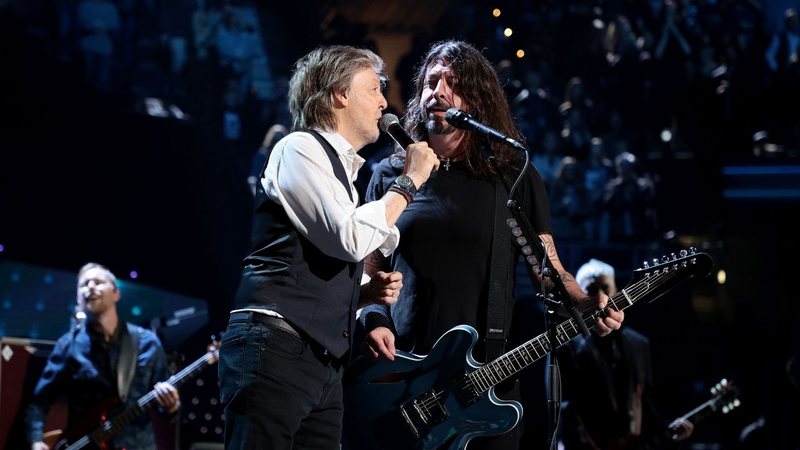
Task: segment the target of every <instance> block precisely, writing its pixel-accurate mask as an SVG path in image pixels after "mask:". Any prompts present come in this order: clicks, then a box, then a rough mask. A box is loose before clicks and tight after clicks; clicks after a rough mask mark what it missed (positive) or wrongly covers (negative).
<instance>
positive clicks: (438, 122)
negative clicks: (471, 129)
mask: <svg viewBox="0 0 800 450" xmlns="http://www.w3.org/2000/svg"><path fill="white" fill-rule="evenodd" d="M425 128H427V129H428V133H430V134H452V133H455V132H456V128H455V127H454V126H452V125H450V123H449V122H448V121H447V120H445V118H444V117H441V116H437V115H434V114H429V115H428V120H426V121H425Z"/></svg>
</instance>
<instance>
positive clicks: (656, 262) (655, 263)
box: [653, 258, 658, 267]
mask: <svg viewBox="0 0 800 450" xmlns="http://www.w3.org/2000/svg"><path fill="white" fill-rule="evenodd" d="M657 265H658V258H653V267H655V266H657Z"/></svg>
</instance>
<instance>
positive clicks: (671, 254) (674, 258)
mask: <svg viewBox="0 0 800 450" xmlns="http://www.w3.org/2000/svg"><path fill="white" fill-rule="evenodd" d="M670 256H672V260H673V261H675V260H676V259H678V256H677V255H675V252H672V253H670Z"/></svg>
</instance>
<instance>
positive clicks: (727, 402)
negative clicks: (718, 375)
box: [711, 378, 742, 414]
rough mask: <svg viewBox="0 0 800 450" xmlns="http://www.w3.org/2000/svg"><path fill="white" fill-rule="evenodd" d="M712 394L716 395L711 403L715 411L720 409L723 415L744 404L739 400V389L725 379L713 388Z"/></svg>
mask: <svg viewBox="0 0 800 450" xmlns="http://www.w3.org/2000/svg"><path fill="white" fill-rule="evenodd" d="M711 393H712V394H713V395H714V398H713V399H711V401H712V402H713V404H714V407H715V409H720V410H721V411H722V414H728V413H729V412H731V411H733V410H734V408H737V407H738V406H740V405H741V404H742V402H741V401H740V400H739V389H737V388H736V386H734V385H733V382H731V381H728V380H727V379H725V378H723V379H721V380H720V381H719V382H718V383H717V384H715V385H714V387H712V388H711Z"/></svg>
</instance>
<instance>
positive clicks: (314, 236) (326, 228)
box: [261, 131, 400, 262]
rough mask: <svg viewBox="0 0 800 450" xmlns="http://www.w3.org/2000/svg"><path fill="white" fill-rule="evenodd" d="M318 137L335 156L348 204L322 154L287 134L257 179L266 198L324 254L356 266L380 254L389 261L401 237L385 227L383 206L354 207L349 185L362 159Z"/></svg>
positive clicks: (343, 144)
mask: <svg viewBox="0 0 800 450" xmlns="http://www.w3.org/2000/svg"><path fill="white" fill-rule="evenodd" d="M319 133H320V134H321V135H322V136H323V137H324V138H325V139H326V140H327V141H328V142H329V143H330V144H331V145H332V146H333V148H334V149H335V150H336V153H337V154H338V155H339V161H341V163H342V165H343V166H344V169H345V173H347V176H348V178H349V181H350V183H349V184H350V186H349V187H350V192H351V194H352V196H353V200H350V197H349V196H348V194H347V191H346V190H345V188H344V186H343V185H342V183H341V182H340V181H339V180H338V179H337V178H336V176H335V175H334V173H333V168H332V167H331V160H330V158H328V156H327V155H326V153H325V149H323V148H322V146H321V145H320V144H319V142H317V140H316V139H315V138H314V136H312V135H311V134H309V133H306V132H296V133H290V134H289V135H287V136H286V137H284V138H283V139H281V140H280V141H278V143H276V144H275V147H274V148H273V149H272V153H271V154H270V157H269V161H268V162H267V167H266V169H265V170H264V174H263V175H262V177H261V184H262V186H263V187H264V189H265V191H266V193H267V195H268V196H269V198H271V199H272V200H273V201H275V202H277V203H280V204H281V205H282V206H283V208H284V209H285V210H286V213H287V214H288V216H289V220H291V222H292V224H293V225H294V226H295V227H296V228H297V230H298V231H299V232H300V233H301V234H303V236H305V237H306V238H308V240H309V241H311V243H312V244H314V245H315V246H316V247H317V248H319V249H320V250H321V251H322V252H323V253H325V254H326V255H328V256H332V257H334V258H338V259H341V260H344V261H353V262H357V261H361V260H363V259H364V258H365V257H367V255H369V254H370V253H372V251H374V250H375V249H380V250H381V252H382V253H383V255H384V256H388V255H389V254H390V253H391V252H392V251H393V250H394V249H395V248H396V247H397V244H398V243H399V242H400V232H399V230H398V229H397V227H395V226H393V227H391V228H390V227H389V226H388V225H387V223H386V204H385V203H384V202H383V201H381V200H377V201H373V202H369V203H365V204H363V205H361V206H358V191H357V190H356V188H355V185H354V184H353V183H354V181H355V179H356V176H357V175H358V169H359V168H360V167H361V166H362V165H363V164H364V158H362V157H360V156H358V154H357V153H356V150H355V149H354V148H353V146H352V145H350V144H349V143H348V142H347V140H345V139H344V137H342V135H340V134H339V133H328V132H325V131H319Z"/></svg>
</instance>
